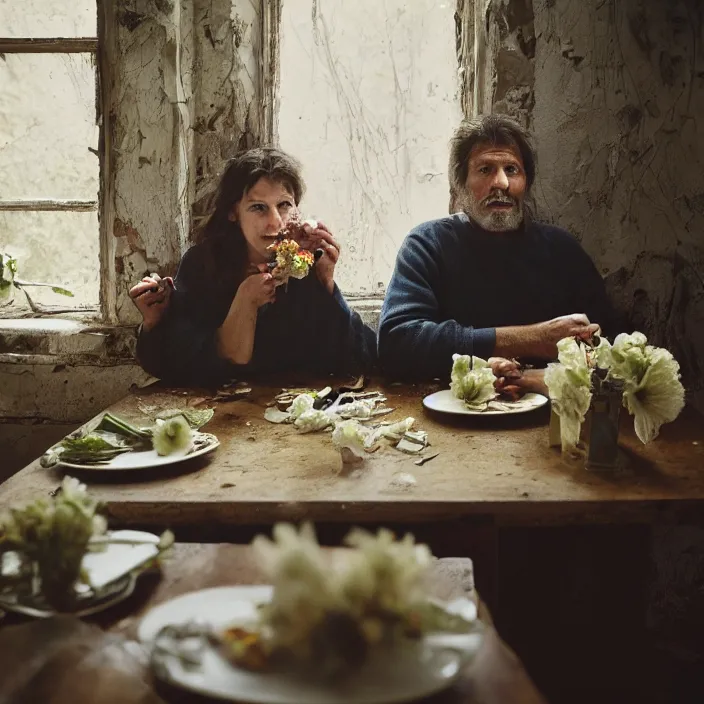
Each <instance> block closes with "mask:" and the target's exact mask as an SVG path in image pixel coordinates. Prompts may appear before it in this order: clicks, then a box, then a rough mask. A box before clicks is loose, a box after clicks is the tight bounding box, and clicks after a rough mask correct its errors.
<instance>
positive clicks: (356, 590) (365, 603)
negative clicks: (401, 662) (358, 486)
mask: <svg viewBox="0 0 704 704" xmlns="http://www.w3.org/2000/svg"><path fill="white" fill-rule="evenodd" d="M345 543H346V545H348V546H349V547H350V548H351V549H350V550H349V551H344V552H342V553H338V554H336V555H333V556H330V555H326V554H325V553H324V552H323V550H322V549H321V548H320V546H319V545H318V542H317V539H316V536H315V531H314V530H313V527H312V526H311V525H310V524H304V525H303V526H302V527H301V529H300V530H297V529H296V528H295V527H293V526H291V525H289V524H278V525H276V526H274V531H273V540H272V539H269V538H267V537H265V536H257V538H255V540H254V542H253V544H252V545H253V550H254V553H255V556H256V558H257V560H258V562H259V563H260V566H261V567H262V569H263V571H264V573H265V575H266V576H267V578H268V579H269V581H270V582H271V584H272V586H273V595H272V598H271V601H270V602H269V603H267V604H265V605H263V606H262V607H261V609H260V612H259V620H258V623H257V624H256V625H255V626H254V630H253V631H247V630H243V629H228V631H226V635H227V634H229V635H230V637H229V639H228V638H226V639H225V643H226V645H227V646H228V651H229V654H230V656H231V657H232V658H233V659H234V660H235V662H236V663H237V664H240V665H243V666H247V664H248V663H251V662H252V661H253V659H252V658H251V657H249V655H250V651H251V650H252V648H251V647H250V648H247V647H244V648H243V643H253V644H256V646H255V647H256V648H257V649H258V650H259V652H263V653H264V654H265V657H264V663H265V662H266V661H267V660H270V659H271V658H273V657H276V656H282V657H284V658H287V659H289V660H293V661H296V662H298V663H299V664H304V665H305V664H307V665H308V666H311V667H313V668H315V670H316V672H319V673H323V674H327V675H336V674H342V673H344V672H349V671H350V670H353V669H354V667H356V666H359V665H361V664H362V662H364V659H365V658H366V656H367V654H368V652H369V649H370V648H371V647H373V646H375V645H379V644H381V643H386V644H388V645H393V644H394V643H397V642H398V641H399V640H400V639H403V638H409V637H419V636H420V635H422V633H423V632H426V631H431V630H456V631H459V632H466V631H467V630H469V628H470V624H469V623H468V622H467V621H465V620H464V619H455V618H454V617H450V616H449V615H448V614H447V613H446V612H445V611H444V610H443V609H442V608H440V607H437V606H432V605H429V602H428V595H427V593H426V589H425V578H426V574H427V570H428V568H429V566H430V564H431V562H432V556H431V553H430V550H429V549H428V548H427V546H425V545H419V544H416V542H415V541H414V539H413V537H412V536H411V535H406V536H405V537H404V538H403V539H402V540H400V541H397V540H396V539H395V537H394V535H393V533H391V532H390V531H388V530H384V529H382V530H380V531H379V532H378V533H377V534H376V535H373V534H371V533H368V532H367V531H363V530H360V529H355V530H353V531H352V532H351V533H350V534H349V535H348V536H347V538H346V539H345ZM335 558H337V559H335ZM233 636H234V637H233ZM253 636H254V638H253ZM257 663H258V665H259V666H261V665H262V659H261V658H257Z"/></svg>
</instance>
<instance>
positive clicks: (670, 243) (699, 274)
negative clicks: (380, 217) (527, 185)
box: [475, 0, 704, 410]
mask: <svg viewBox="0 0 704 704" xmlns="http://www.w3.org/2000/svg"><path fill="white" fill-rule="evenodd" d="M475 18H476V25H477V37H478V39H479V41H478V44H477V49H476V55H477V66H478V73H479V75H480V76H483V80H482V79H481V78H480V79H478V80H477V82H476V88H475V104H476V105H477V108H478V110H480V111H489V110H491V109H492V108H493V110H495V111H497V112H505V113H509V114H512V115H514V116H516V117H517V118H518V119H519V120H521V121H522V122H523V123H524V124H526V125H528V126H529V127H530V128H531V130H532V132H533V134H534V137H535V142H536V146H537V149H538V178H537V181H536V185H535V189H534V190H535V196H536V199H537V203H538V211H539V215H540V217H541V218H542V219H544V220H548V221H550V222H554V223H556V224H559V225H561V226H562V227H565V228H567V229H568V230H570V231H571V232H572V233H574V234H575V235H576V236H577V237H578V238H579V239H580V240H581V242H582V245H583V246H584V247H585V249H586V250H587V251H588V252H589V254H590V255H591V256H592V258H593V259H594V261H595V262H596V264H597V266H598V268H599V269H600V271H601V272H602V274H603V275H604V276H605V277H606V282H607V286H608V288H609V292H610V294H611V296H612V298H613V300H614V303H615V304H616V305H617V307H618V308H619V310H620V311H621V312H622V313H623V314H624V316H625V317H626V318H627V319H628V320H629V321H630V324H631V326H632V327H633V328H634V329H639V330H642V331H643V332H644V333H646V335H648V337H649V338H650V339H651V340H652V341H653V343H654V344H658V345H663V346H666V347H668V348H669V349H670V350H672V352H673V353H674V355H675V356H676V357H677V359H678V360H679V361H680V363H681V365H682V370H683V375H684V380H685V385H686V387H687V389H688V392H689V397H690V400H691V401H692V402H693V403H694V404H695V405H696V406H697V407H698V408H699V409H700V410H704V365H703V364H702V362H701V361H700V360H701V358H702V357H704V273H703V272H704V168H703V167H704V163H703V162H704V117H702V116H703V115H704V48H702V47H703V46H704V21H703V20H704V7H703V6H702V5H701V3H699V2H698V0H677V1H676V2H667V3H666V2H660V1H659V0H620V1H619V2H617V1H616V0H606V1H604V0H564V1H561V2H556V1H555V0H477V3H476V5H475Z"/></svg>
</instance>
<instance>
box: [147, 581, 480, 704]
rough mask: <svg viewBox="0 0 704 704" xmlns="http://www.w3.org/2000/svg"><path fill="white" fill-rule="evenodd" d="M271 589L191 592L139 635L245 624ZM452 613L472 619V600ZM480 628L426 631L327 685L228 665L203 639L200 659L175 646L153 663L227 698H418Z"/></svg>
mask: <svg viewBox="0 0 704 704" xmlns="http://www.w3.org/2000/svg"><path fill="white" fill-rule="evenodd" d="M271 594H272V589H271V587H269V586H254V587H244V586H237V587H221V588H218V589H206V590H203V591H199V592H192V593H190V594H185V595H183V596H181V597H178V598H176V599H173V600H171V601H168V602H165V603H164V604H160V605H159V606H157V607H156V608H154V609H153V610H152V611H150V612H149V613H148V614H147V615H146V616H145V617H144V619H143V620H142V622H141V624H140V626H139V639H140V640H141V641H142V642H143V643H145V644H148V645H153V643H154V640H155V638H156V636H157V634H158V633H159V631H160V630H161V629H162V628H164V627H165V626H169V625H182V624H186V623H188V622H191V621H196V622H200V623H206V624H208V625H210V626H212V627H213V628H214V629H215V630H223V629H225V628H227V627H228V626H232V625H238V624H240V625H246V624H248V623H251V622H252V621H253V619H254V618H255V617H256V607H257V605H258V604H263V603H266V602H267V601H268V600H269V599H270V598H271ZM448 608H450V609H451V610H453V611H454V612H455V613H461V614H462V615H463V616H464V617H465V618H468V619H470V620H473V621H474V620H476V607H475V605H474V603H473V602H471V601H469V600H467V599H458V600H456V601H455V602H452V603H451V604H450V605H448ZM481 640H482V635H481V629H480V627H479V626H478V628H477V630H476V631H474V632H472V633H468V634H460V635H449V634H438V635H437V636H435V635H431V636H428V637H426V638H425V639H424V640H423V641H422V642H421V646H420V647H418V648H415V649H413V650H409V651H408V652H404V651H401V652H398V653H394V654H393V656H389V657H374V658H370V659H369V661H368V663H367V664H365V665H364V666H363V668H362V669H361V671H359V672H358V673H356V674H355V675H354V676H353V677H351V678H350V679H349V680H346V681H344V682H336V683H335V685H334V686H333V685H331V684H328V685H325V684H323V683H321V682H318V681H311V680H308V679H303V678H298V677H294V676H293V675H291V674H286V673H282V672H251V671H248V670H244V669H241V668H238V667H236V666H233V665H232V664H231V663H229V662H228V661H227V660H225V659H224V658H223V657H222V656H221V655H220V654H219V653H218V651H217V650H216V649H214V648H212V647H210V646H208V645H204V646H203V650H202V654H201V655H200V658H201V660H200V665H199V666H197V667H193V666H187V665H184V662H183V660H182V659H181V658H180V657H178V656H177V655H175V654H173V653H164V652H163V651H162V652H160V653H158V654H154V655H153V657H152V665H153V667H154V670H155V672H156V674H157V675H158V676H159V677H161V678H162V679H164V680H166V681H168V682H170V683H171V684H174V685H176V686H178V687H181V688H183V689H186V690H189V691H192V692H197V693H199V694H204V695H206V696H209V697H215V698H217V699H223V700H227V701H246V702H249V703H250V704H301V703H302V702H305V703H306V704H396V703H399V702H408V701H415V700H416V699H419V698H423V697H426V696H430V695H431V694H434V693H436V692H439V691H441V690H443V689H445V688H446V687H449V686H450V685H451V684H452V683H453V682H454V681H455V680H456V679H457V678H458V677H459V675H460V674H461V672H462V668H463V667H464V666H465V665H466V664H467V663H468V662H469V661H470V660H471V659H472V658H473V657H474V655H475V654H476V652H477V651H478V649H479V647H480V644H481Z"/></svg>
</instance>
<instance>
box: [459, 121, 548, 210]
mask: <svg viewBox="0 0 704 704" xmlns="http://www.w3.org/2000/svg"><path fill="white" fill-rule="evenodd" d="M479 144H491V145H494V146H497V147H516V148H517V149H518V151H519V152H520V155H521V159H522V160H523V168H524V169H525V172H526V197H527V199H529V198H530V191H531V187H532V186H533V182H534V181H535V150H534V149H533V145H532V144H531V141H530V136H529V134H528V131H527V130H525V129H524V128H523V127H522V126H521V125H520V124H519V123H518V122H516V121H515V120H514V119H512V118H510V117H508V116H506V115H478V116H477V117H472V118H469V119H467V120H463V121H462V122H461V123H460V126H459V127H458V128H457V129H456V130H455V134H454V135H453V137H452V140H451V142H450V165H449V170H448V173H449V178H450V194H451V200H452V201H453V202H454V201H455V199H456V198H457V194H459V193H462V192H463V191H464V190H465V189H466V188H467V185H466V184H467V174H468V171H469V155H470V154H471V152H472V149H474V147H476V146H477V145H479ZM530 205H531V206H532V203H530Z"/></svg>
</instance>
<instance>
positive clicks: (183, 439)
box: [152, 416, 193, 456]
mask: <svg viewBox="0 0 704 704" xmlns="http://www.w3.org/2000/svg"><path fill="white" fill-rule="evenodd" d="M152 445H153V446H154V449H155V450H156V453H157V454H158V455H162V456H165V455H175V454H179V455H187V454H188V453H189V452H190V451H191V449H193V429H192V428H191V426H190V425H189V424H188V421H187V420H186V419H185V418H184V417H183V416H175V417H174V418H169V419H168V420H157V422H156V425H155V426H154V430H153V431H152Z"/></svg>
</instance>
